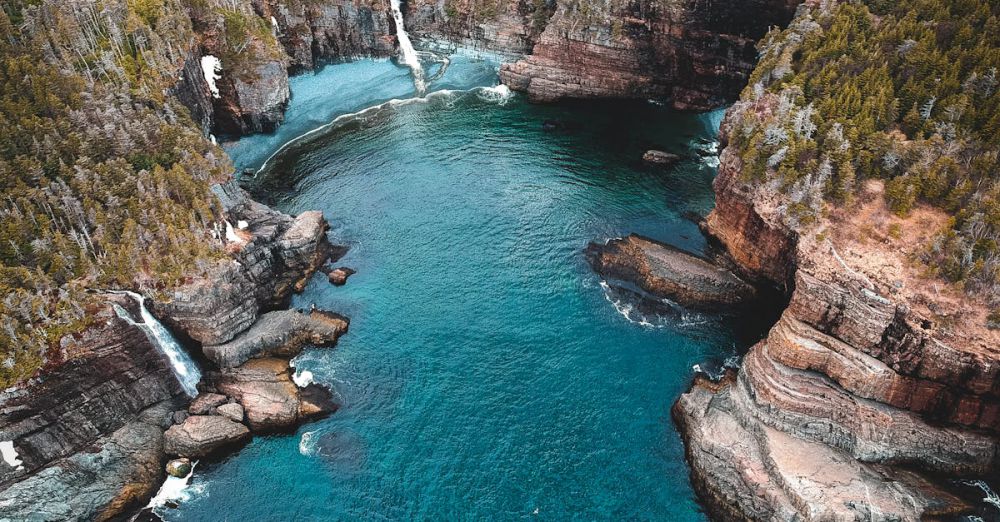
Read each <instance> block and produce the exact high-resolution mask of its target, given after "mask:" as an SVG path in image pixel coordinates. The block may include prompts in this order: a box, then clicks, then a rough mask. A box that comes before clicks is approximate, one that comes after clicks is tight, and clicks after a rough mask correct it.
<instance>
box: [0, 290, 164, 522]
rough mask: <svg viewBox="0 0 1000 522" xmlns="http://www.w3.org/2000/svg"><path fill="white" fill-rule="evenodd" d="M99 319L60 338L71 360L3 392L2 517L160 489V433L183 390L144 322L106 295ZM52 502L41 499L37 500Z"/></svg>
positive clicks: (54, 512) (56, 516) (75, 509)
mask: <svg viewBox="0 0 1000 522" xmlns="http://www.w3.org/2000/svg"><path fill="white" fill-rule="evenodd" d="M107 300H108V304H107V305H105V306H102V307H101V308H100V309H97V310H91V311H90V312H91V313H92V317H93V322H94V324H93V326H92V327H91V328H88V329H86V330H84V332H83V333H82V335H80V336H78V337H77V336H67V337H65V338H63V343H62V345H63V346H62V348H63V350H64V353H65V354H66V360H65V361H63V362H61V363H59V364H58V365H56V366H54V367H52V368H50V369H48V370H46V371H45V372H44V373H43V374H42V375H41V376H40V377H37V378H35V379H32V380H31V381H29V382H26V383H23V384H21V385H19V386H16V387H14V388H11V389H8V390H5V391H3V392H2V394H0V441H3V442H9V443H11V444H12V448H13V450H14V451H15V452H16V455H17V459H18V461H19V465H18V466H10V465H9V464H7V462H6V461H4V460H0V499H2V500H0V518H5V519H11V520H27V519H29V518H32V517H34V518H38V519H46V520H65V519H69V518H83V519H96V518H101V517H103V516H105V515H107V516H110V515H113V514H115V513H117V512H120V511H121V510H122V509H124V508H126V507H127V506H128V505H130V504H131V503H133V502H134V501H137V500H140V499H142V498H143V497H144V496H146V495H148V494H149V493H151V492H152V491H153V490H155V487H156V483H157V482H158V481H159V479H160V476H161V469H162V468H161V466H162V463H161V458H162V435H163V429H164V427H165V424H166V423H167V419H168V418H169V415H170V412H171V411H172V410H173V409H174V408H175V407H176V406H177V405H178V404H179V403H181V402H182V401H183V391H182V389H181V387H180V384H179V383H178V382H177V380H176V378H174V376H173V373H172V371H171V369H170V365H169V362H168V361H167V360H166V358H165V357H164V356H163V355H161V354H160V353H159V351H157V349H156V348H155V347H154V346H153V345H152V343H151V341H150V340H149V338H147V336H146V334H145V333H144V332H143V330H142V329H141V328H140V327H139V326H136V325H134V324H132V323H130V322H129V321H126V320H125V319H122V318H120V317H119V316H118V315H117V314H116V313H115V311H114V310H113V309H112V306H111V303H112V302H115V301H117V300H121V303H122V305H123V306H128V304H127V303H128V302H131V300H129V299H127V298H122V296H111V295H109V296H108V297H107ZM41 498H44V499H45V501H44V502H42V503H39V500H38V499H41Z"/></svg>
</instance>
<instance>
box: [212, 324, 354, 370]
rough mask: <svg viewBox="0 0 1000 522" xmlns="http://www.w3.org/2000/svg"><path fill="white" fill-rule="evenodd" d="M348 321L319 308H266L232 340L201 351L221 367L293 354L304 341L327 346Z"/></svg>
mask: <svg viewBox="0 0 1000 522" xmlns="http://www.w3.org/2000/svg"><path fill="white" fill-rule="evenodd" d="M347 325H348V320H347V318H346V317H343V316H340V315H337V314H333V313H330V312H324V311H322V310H314V311H312V312H311V313H308V314H306V313H302V312H299V311H296V310H280V311H275V312H268V313H266V314H264V315H262V316H260V318H259V319H257V322H255V323H254V324H253V326H251V327H250V328H248V329H247V330H245V331H244V332H243V333H241V334H239V335H238V336H236V338H234V339H233V340H231V341H229V342H227V343H224V344H217V345H207V346H203V347H202V351H203V352H204V353H205V356H206V357H208V358H209V359H211V360H212V362H214V363H215V364H217V365H218V366H219V367H220V368H233V367H236V366H239V365H241V364H243V363H245V362H247V361H248V360H250V359H251V358H257V357H274V356H284V357H294V356H295V355H297V354H298V353H299V352H300V351H302V348H303V347H304V346H305V345H307V344H311V345H314V346H330V345H332V344H333V343H335V342H337V338H339V337H340V336H341V335H343V334H344V332H346V331H347Z"/></svg>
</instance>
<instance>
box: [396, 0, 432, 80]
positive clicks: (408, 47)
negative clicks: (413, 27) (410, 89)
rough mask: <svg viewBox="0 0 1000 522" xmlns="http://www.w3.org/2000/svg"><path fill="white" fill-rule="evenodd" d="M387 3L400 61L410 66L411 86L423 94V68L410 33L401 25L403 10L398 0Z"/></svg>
mask: <svg viewBox="0 0 1000 522" xmlns="http://www.w3.org/2000/svg"><path fill="white" fill-rule="evenodd" d="M389 5H390V6H391V7H392V19H393V20H394V21H395V22H396V39H397V40H399V51H400V54H401V55H402V56H401V61H402V62H403V65H406V66H407V67H409V68H410V72H411V73H412V74H413V86H414V87H416V88H417V94H418V95H423V94H424V92H425V91H426V90H427V82H425V81H424V68H423V66H421V65H420V57H419V56H417V51H416V50H415V49H413V43H412V42H410V35H409V34H407V33H406V28H405V27H403V11H402V10H401V9H400V7H399V0H389Z"/></svg>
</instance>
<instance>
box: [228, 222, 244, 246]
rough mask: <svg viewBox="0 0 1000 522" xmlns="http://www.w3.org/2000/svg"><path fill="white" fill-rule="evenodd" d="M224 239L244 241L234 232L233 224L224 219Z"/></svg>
mask: <svg viewBox="0 0 1000 522" xmlns="http://www.w3.org/2000/svg"><path fill="white" fill-rule="evenodd" d="M226 241H229V242H230V243H240V244H242V243H246V241H244V240H243V238H242V237H240V236H239V235H237V234H236V230H234V229H233V225H232V223H230V222H229V221H226Z"/></svg>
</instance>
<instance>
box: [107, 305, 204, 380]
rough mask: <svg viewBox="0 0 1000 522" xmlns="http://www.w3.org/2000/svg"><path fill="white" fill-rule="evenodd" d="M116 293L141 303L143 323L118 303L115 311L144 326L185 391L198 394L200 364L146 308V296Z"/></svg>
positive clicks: (127, 319) (123, 317)
mask: <svg viewBox="0 0 1000 522" xmlns="http://www.w3.org/2000/svg"><path fill="white" fill-rule="evenodd" d="M115 293H122V294H126V295H128V296H129V297H131V298H132V299H135V301H136V302H137V303H139V313H140V314H141V315H142V323H136V322H135V321H133V320H132V318H131V317H129V315H128V313H127V312H125V310H122V309H121V307H119V306H118V305H115V312H116V313H117V314H118V316H119V317H121V318H122V319H125V320H126V321H128V322H130V323H132V324H134V325H136V326H138V327H140V328H142V329H143V331H145V332H146V335H147V336H148V337H149V338H150V340H151V341H153V344H154V345H156V347H157V348H159V349H160V352H162V353H163V354H164V355H166V356H167V359H169V360H170V367H171V368H172V369H173V371H174V375H175V376H177V380H178V381H179V382H180V383H181V387H182V388H184V391H185V392H186V393H187V394H188V395H189V396H191V397H194V396H196V395H198V381H200V380H201V370H199V369H198V365H197V364H195V362H194V360H193V359H191V356H190V355H188V353H187V352H186V351H185V350H184V348H183V347H181V345H180V343H178V342H177V339H174V336H173V334H171V333H170V330H167V329H166V327H164V326H163V324H161V323H160V321H159V320H157V319H156V317H154V316H153V314H151V313H149V310H147V309H146V298H145V297H143V296H141V295H139V294H137V293H135V292H128V291H124V292H115Z"/></svg>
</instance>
